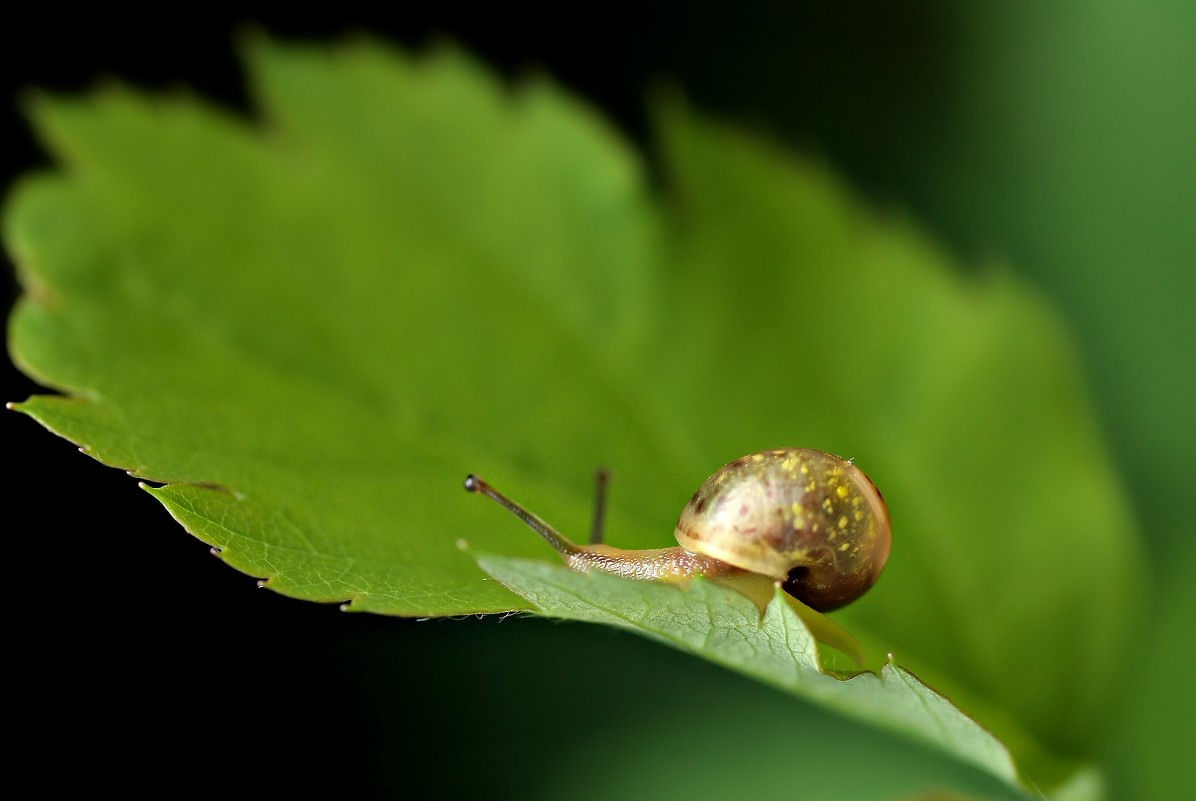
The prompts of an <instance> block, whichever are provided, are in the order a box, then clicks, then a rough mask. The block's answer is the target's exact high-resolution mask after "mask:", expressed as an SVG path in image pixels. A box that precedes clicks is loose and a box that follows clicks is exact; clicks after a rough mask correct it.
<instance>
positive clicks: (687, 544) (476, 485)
mask: <svg viewBox="0 0 1196 801" xmlns="http://www.w3.org/2000/svg"><path fill="white" fill-rule="evenodd" d="M605 485H606V475H605V473H603V472H600V473H599V476H598V500H597V503H596V505H595V514H594V525H593V530H592V532H591V537H590V544H588V545H584V546H583V545H577V544H575V543H573V542H572V541H570V540H569V539H567V538H565V537H564V536H562V535H561V534H559V533H558V532H557V531H556V530H555V529H553V528H552V527H551V526H549V525H548V524H547V523H545V522H544V521H543V520H541V519H540V518H538V517H536V516H535V515H534V514H532V513H531V512H529V511H527V510H526V509H524V508H523V507H521V506H519V505H518V504H516V503H514V502H512V501H510V500H508V499H507V498H506V497H505V496H504V495H502V494H501V493H500V492H498V491H497V490H495V489H494V488H493V487H491V486H490V485H489V484H487V483H486V482H485V481H483V480H482V479H480V478H478V477H477V476H473V475H470V476H468V477H466V479H465V489H467V490H468V491H470V492H480V493H482V494H483V495H485V496H487V497H489V498H490V499H492V500H494V501H496V502H497V503H499V504H500V505H502V506H503V507H504V508H506V509H507V510H508V511H510V512H511V513H512V514H514V515H515V516H516V517H518V518H519V519H520V520H522V521H523V522H524V523H526V524H527V525H528V526H529V527H530V528H531V529H532V530H534V531H535V532H536V533H538V534H539V535H540V536H542V537H543V538H544V539H545V540H547V541H548V543H549V544H550V545H551V546H552V547H553V548H554V549H556V551H557V552H558V553H560V554H561V556H562V557H563V558H564V560H565V564H566V565H567V566H568V567H570V568H571V569H573V570H576V571H578V572H582V573H585V572H589V571H601V572H604V573H612V574H614V575H618V576H624V577H627V578H633V579H648V580H662V581H673V582H683V581H685V580H687V579H689V578H693V577H694V576H704V577H706V578H710V579H713V580H716V581H719V580H728V581H729V582H730V583H734V581H735V580H736V579H739V578H743V577H747V576H758V577H764V578H766V579H769V580H771V581H773V582H780V583H781V586H782V589H784V591H785V592H787V593H788V594H789V595H791V596H793V597H794V598H796V599H797V600H799V601H801V602H802V603H804V604H806V605H807V606H809V607H811V608H813V609H816V610H818V611H820V612H826V611H830V610H832V609H838V608H839V607H841V606H844V605H846V604H848V603H850V602H852V601H854V600H855V599H856V598H859V597H860V596H861V595H863V594H864V592H866V591H867V590H868V588H869V587H871V586H872V585H873V584H874V583H875V582H876V579H877V577H879V575H880V572H881V570H882V569H883V568H884V566H885V562H886V560H887V559H888V556H889V544H890V540H891V531H890V525H889V512H888V508H887V507H886V506H885V502H884V499H883V498H882V497H881V495H880V491H879V490H877V489H876V485H874V484H873V483H872V481H871V480H870V479H869V478H868V477H867V476H866V475H864V473H863V471H861V470H860V469H859V468H858V467H856V466H855V465H854V464H853V463H852V462H851V461H849V460H845V459H841V458H839V457H838V456H833V455H832V454H829V453H825V452H823V451H819V450H814V449H812V448H776V449H773V450H767V451H761V452H759V453H753V454H749V455H747V456H744V457H742V458H739V459H736V460H735V461H733V462H730V463H728V464H726V465H724V466H723V467H721V468H719V469H718V470H717V471H716V472H715V473H714V474H713V475H711V476H710V478H708V479H706V482H705V483H704V484H702V486H701V487H700V488H698V491H697V492H695V493H694V494H693V497H691V498H690V499H689V502H688V503H686V504H685V508H683V509H682V510H681V517H680V519H679V520H678V521H677V528H676V531H675V532H674V534H675V536H676V538H677V542H678V543H679V544H678V546H677V547H673V548H656V549H649V550H628V549H623V548H614V547H611V546H609V545H606V544H604V543H603V542H602V516H603V513H602V510H603V503H604V495H605Z"/></svg>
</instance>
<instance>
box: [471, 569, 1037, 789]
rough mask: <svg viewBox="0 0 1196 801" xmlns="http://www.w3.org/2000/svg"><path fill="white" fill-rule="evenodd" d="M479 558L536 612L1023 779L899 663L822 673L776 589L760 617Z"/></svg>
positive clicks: (703, 594) (671, 592) (1005, 755)
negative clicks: (661, 650) (684, 658)
mask: <svg viewBox="0 0 1196 801" xmlns="http://www.w3.org/2000/svg"><path fill="white" fill-rule="evenodd" d="M478 562H479V564H481V566H482V568H483V569H484V570H485V571H486V572H487V573H489V574H490V575H492V576H494V577H495V578H496V579H498V580H499V581H501V582H502V583H503V584H504V585H506V586H507V587H510V588H511V589H512V590H513V591H515V592H517V593H519V594H520V595H521V596H522V597H523V598H525V599H526V600H527V601H528V602H529V603H530V604H531V605H532V607H533V608H534V609H535V610H536V611H538V612H541V613H543V614H546V615H550V616H553V617H559V618H563V619H567V620H580V621H585V622H588V623H605V624H607V625H612V626H618V627H622V628H628V629H631V630H632V631H636V632H638V633H640V634H645V635H647V636H649V637H652V638H654V639H657V640H660V641H662V642H665V643H667V644H669V645H671V646H673V647H675V648H680V649H682V650H685V651H689V652H690V653H694V654H698V655H700V656H702V657H705V658H706V659H709V660H710V661H712V662H715V663H716V664H721V665H725V666H727V667H729V668H732V669H735V670H739V671H741V672H744V673H746V674H747V675H749V676H753V677H755V678H757V679H759V680H760V681H763V682H765V683H767V684H771V685H773V686H776V687H778V688H780V689H782V690H785V691H787V692H790V693H792V694H794V695H797V696H800V697H804V698H807V699H809V700H813V701H817V702H819V703H821V704H823V705H825V706H827V707H829V708H832V709H836V710H839V711H841V712H843V713H845V714H847V715H850V716H854V717H858V718H860V719H861V720H864V721H866V722H868V723H871V724H872V725H875V726H878V727H881V728H885V729H889V730H891V731H895V732H897V733H900V734H903V735H906V736H908V737H909V738H910V739H913V740H916V741H920V742H923V743H926V744H928V745H931V746H934V747H936V748H939V749H941V750H943V751H946V752H947V753H949V754H952V755H954V756H957V757H958V758H960V759H961V760H963V761H964V762H968V763H971V764H974V765H976V766H977V767H980V768H982V769H984V770H986V771H988V772H990V773H992V774H993V775H995V776H999V777H1001V778H1003V779H1006V780H1007V781H1009V782H1010V783H1014V784H1016V782H1017V772H1016V769H1015V768H1014V765H1013V760H1012V759H1011V757H1010V755H1009V752H1008V751H1007V750H1006V749H1005V748H1004V746H1002V745H1001V744H1000V743H999V742H997V740H996V739H995V738H994V737H993V736H992V735H991V734H990V733H989V732H987V731H985V730H984V729H982V728H981V727H980V726H978V725H977V724H976V723H975V722H974V721H972V720H970V719H968V718H967V717H966V716H965V715H963V714H962V713H961V712H960V711H959V710H958V709H956V708H955V707H953V706H952V705H951V704H950V703H949V702H947V701H946V699H944V698H943V697H942V696H940V695H938V694H937V693H935V692H934V691H933V690H931V689H930V688H929V687H926V686H925V685H924V684H922V683H921V682H920V681H918V679H917V678H915V677H914V676H913V675H912V674H910V673H909V672H908V671H906V670H904V669H902V668H901V667H899V666H897V665H895V664H893V663H892V662H889V663H888V664H886V665H885V666H884V667H883V668H882V669H881V671H880V674H879V675H877V674H874V673H870V672H863V673H860V674H858V675H855V676H853V677H851V678H849V679H847V680H845V681H841V680H839V679H837V678H833V677H831V676H828V675H826V674H825V673H823V672H822V666H821V664H820V661H819V656H818V649H817V644H816V642H815V639H814V637H813V636H812V635H811V634H810V631H809V629H808V628H807V627H806V625H805V624H804V623H802V621H801V619H800V618H799V617H798V615H797V614H796V613H795V612H794V610H793V608H792V607H791V606H790V604H789V603H787V600H786V598H787V597H786V596H785V595H784V594H783V593H782V592H781V591H780V590H779V589H778V590H777V591H776V597H774V598H773V600H772V602H771V603H769V604H768V605H767V607H766V608H765V610H764V612H763V614H761V612H760V609H759V608H758V607H757V606H756V605H755V603H753V602H752V601H751V600H749V599H748V598H746V597H745V596H743V595H740V594H739V593H736V592H735V591H733V590H729V589H725V588H722V587H719V586H717V585H714V584H711V583H710V582H706V581H701V580H697V581H695V582H693V583H692V584H691V585H690V586H689V587H687V588H685V589H684V590H682V589H679V588H677V587H672V586H668V585H664V584H656V583H652V582H629V581H622V580H619V579H617V578H614V577H611V576H605V575H601V574H579V573H574V572H571V571H569V570H567V569H565V568H563V567H560V566H558V565H545V564H543V563H540V562H532V561H527V560H519V559H509V558H504V557H496V556H489V555H482V556H479V557H478Z"/></svg>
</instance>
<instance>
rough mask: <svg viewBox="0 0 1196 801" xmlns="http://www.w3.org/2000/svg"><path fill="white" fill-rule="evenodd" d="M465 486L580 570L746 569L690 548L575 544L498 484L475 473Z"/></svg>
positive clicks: (647, 574) (655, 574)
mask: <svg viewBox="0 0 1196 801" xmlns="http://www.w3.org/2000/svg"><path fill="white" fill-rule="evenodd" d="M605 483H606V479H605V477H604V476H603V475H602V474H600V475H599V485H598V507H599V508H598V509H597V510H596V511H595V513H594V524H593V531H591V537H593V536H595V535H597V536H598V537H599V538H601V532H602V518H603V514H602V507H603V498H604V494H605V489H604V485H605ZM465 489H466V490H468V491H469V492H480V493H481V494H483V495H485V496H486V497H487V498H489V499H490V500H492V501H494V502H495V503H497V504H498V505H499V506H501V507H503V508H504V509H506V510H507V511H508V512H510V513H511V514H513V515H515V516H516V517H518V518H519V519H520V520H522V521H523V522H524V523H525V524H526V525H527V527H528V528H530V529H531V530H532V531H534V532H536V533H537V534H539V535H540V536H541V537H543V538H544V539H545V540H546V541H547V542H548V544H549V545H551V546H552V547H553V548H554V549H555V550H556V551H557V553H559V554H560V555H561V556H563V557H564V559H565V564H566V565H567V566H568V567H569V568H570V569H572V570H576V571H577V572H579V573H588V572H590V571H591V570H597V571H601V572H603V573H611V574H614V575H616V576H623V577H625V578H633V579H643V580H649V581H650V580H660V581H685V580H687V579H690V578H693V577H694V576H697V575H702V576H707V577H710V578H717V577H723V576H730V575H739V574H742V573H743V572H744V571H742V570H740V569H739V568H737V567H732V566H731V565H729V564H727V563H726V562H721V561H719V560H718V559H715V558H714V557H711V556H704V555H702V554H697V553H693V552H692V551H687V550H685V549H684V548H681V547H676V546H674V547H672V548H651V549H648V550H642V551H632V550H627V549H624V548H613V547H611V546H609V545H603V544H602V543H600V542H599V543H595V544H593V545H589V546H581V545H576V544H574V543H573V542H572V541H571V540H569V539H567V538H566V537H564V536H562V535H561V534H560V532H558V531H557V530H556V529H554V528H553V527H552V526H550V525H548V524H547V523H545V522H544V521H543V520H541V519H540V518H538V517H536V516H535V515H534V514H532V513H531V512H529V511H527V510H526V509H524V508H523V507H522V506H520V505H519V504H517V503H515V502H514V501H512V500H510V499H508V498H507V496H505V495H503V494H502V493H501V492H499V491H498V490H496V489H494V487H492V486H490V485H489V484H487V483H486V482H485V481H483V480H482V479H480V478H478V477H477V476H474V475H469V476H466V477H465Z"/></svg>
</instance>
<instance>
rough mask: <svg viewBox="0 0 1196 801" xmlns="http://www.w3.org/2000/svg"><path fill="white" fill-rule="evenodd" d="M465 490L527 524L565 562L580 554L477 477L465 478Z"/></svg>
mask: <svg viewBox="0 0 1196 801" xmlns="http://www.w3.org/2000/svg"><path fill="white" fill-rule="evenodd" d="M465 489H466V490H467V491H469V492H480V493H482V494H483V495H485V496H486V497H487V498H489V499H490V500H492V501H494V502H495V503H497V504H498V505H500V506H502V507H503V508H504V509H506V510H507V511H508V512H510V513H511V514H513V515H515V517H518V518H519V519H520V520H522V521H523V522H524V523H526V524H527V526H528V528H530V529H531V530H532V531H534V532H536V533H537V534H539V535H540V536H541V537H543V538H544V539H545V540H547V541H548V544H549V545H551V546H552V547H553V548H555V549H556V551H557V552H558V553H559V554H561V556H564V557H565V560H566V561H568V560H569V557H570V556H573V555H576V554H579V553H581V552H582V549H581V548H580V547H578V546H577V545H574V544H573V543H572V542H571V541H570V540H569V539H567V538H565V537H564V536H562V535H561V533H560V532H558V531H557V530H556V529H555V528H553V527H552V526H550V525H548V524H547V523H545V522H544V521H543V520H541V519H540V518H538V517H536V516H535V515H534V514H532V513H531V512H529V511H528V510H526V509H524V508H523V507H522V506H520V505H519V504H517V503H515V502H514V501H512V500H510V499H508V498H507V496H506V495H503V494H502V493H501V492H499V491H498V490H496V489H495V488H494V487H492V486H490V485H489V484H487V483H486V482H485V481H483V480H482V479H480V478H478V477H477V476H475V475H472V474H471V475H468V476H466V477H465Z"/></svg>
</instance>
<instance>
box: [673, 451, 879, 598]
mask: <svg viewBox="0 0 1196 801" xmlns="http://www.w3.org/2000/svg"><path fill="white" fill-rule="evenodd" d="M888 525H889V522H888V514H887V510H886V509H885V508H884V502H883V500H882V499H881V498H880V496H879V494H877V492H876V490H875V488H874V487H873V486H872V483H871V481H869V479H868V477H867V476H865V475H863V474H862V473H861V472H860V471H859V469H858V468H856V467H855V466H854V465H850V464H848V463H847V462H844V461H843V460H842V459H840V458H839V457H837V456H834V455H832V454H828V453H825V452H822V451H816V450H811V449H808V448H782V449H774V450H770V451H761V452H760V453H755V454H749V455H747V456H744V457H742V458H739V459H736V460H734V461H732V462H728V463H727V464H726V465H724V466H723V467H722V468H721V469H719V470H718V471H717V472H715V473H714V474H713V475H712V476H710V478H708V479H707V480H706V483H705V484H703V485H702V487H701V488H700V489H699V490H698V492H696V493H695V494H694V498H693V499H692V500H691V502H690V503H688V504H686V506H685V508H684V509H683V510H682V513H681V518H680V519H679V520H678V521H677V529H676V535H677V541H678V543H680V545H681V546H682V548H683V549H685V550H686V551H687V552H690V553H693V554H699V555H701V556H702V557H704V558H709V559H714V560H718V561H720V562H724V563H726V564H728V565H731V566H734V567H736V568H739V569H741V570H746V571H748V572H751V573H756V574H759V575H762V576H768V577H770V578H773V579H777V580H781V581H784V582H786V584H785V590H786V592H789V593H790V594H792V595H795V596H796V597H798V598H800V599H802V600H803V601H805V602H807V603H809V604H810V605H811V606H814V607H815V608H818V609H823V610H825V609H833V608H837V607H838V606H841V605H843V604H844V603H847V602H848V601H850V600H851V599H852V598H854V597H856V596H857V595H858V594H859V593H861V592H863V591H864V590H865V589H867V587H869V586H871V584H872V582H873V581H875V579H876V576H877V575H878V574H879V572H880V569H881V567H883V564H884V560H885V558H886V557H887V556H888V549H889V532H888ZM798 567H801V568H803V570H802V571H800V573H795V572H794V569H795V568H798ZM799 585H800V586H799Z"/></svg>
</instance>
